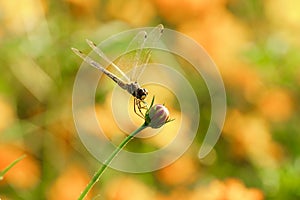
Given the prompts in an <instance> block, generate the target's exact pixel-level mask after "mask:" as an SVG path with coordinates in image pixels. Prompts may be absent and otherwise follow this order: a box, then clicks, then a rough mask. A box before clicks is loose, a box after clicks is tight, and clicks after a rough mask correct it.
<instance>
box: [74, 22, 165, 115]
mask: <svg viewBox="0 0 300 200" xmlns="http://www.w3.org/2000/svg"><path fill="white" fill-rule="evenodd" d="M163 30H164V27H163V25H162V24H160V25H158V26H157V27H155V28H153V29H152V30H151V31H150V32H149V34H148V33H147V32H146V31H140V32H138V33H137V35H136V36H135V37H134V38H133V39H132V40H131V42H130V43H129V45H128V47H127V49H126V52H130V51H132V50H134V55H133V56H132V57H131V59H129V60H127V63H129V64H130V68H131V69H132V70H131V76H130V77H128V76H127V75H126V74H125V72H123V71H122V70H121V69H120V67H119V66H118V64H115V63H114V62H113V61H111V60H110V59H109V58H108V57H107V56H106V55H105V53H104V52H103V51H102V50H101V49H100V48H98V47H97V45H96V44H95V43H94V42H92V41H90V40H88V39H87V40H86V42H87V44H88V45H89V46H90V47H91V48H92V50H93V51H95V53H96V54H97V55H98V56H99V57H100V58H101V59H103V60H104V61H105V62H107V63H108V66H112V67H113V68H114V69H115V70H116V71H117V72H118V73H119V74H121V75H122V77H123V79H121V78H120V77H118V76H117V75H115V74H114V73H112V72H111V71H108V70H107V69H106V68H104V67H103V65H101V64H100V63H99V62H97V61H95V60H94V59H92V58H90V57H89V56H87V55H85V54H84V53H83V52H82V51H80V50H78V49H76V48H71V49H72V50H73V52H74V53H75V54H77V55H78V56H79V57H81V58H82V59H83V61H84V62H86V63H87V64H89V65H90V66H92V67H94V68H96V69H98V70H100V71H101V72H103V73H104V74H105V75H106V76H108V77H109V78H110V79H112V80H113V81H114V82H115V83H116V84H117V85H118V86H119V87H121V88H122V89H123V90H126V91H127V92H128V93H129V94H131V95H132V96H133V97H134V112H135V114H137V115H138V116H139V117H141V118H143V119H144V118H145V114H144V113H143V112H142V110H147V109H148V107H147V103H146V101H145V99H146V97H147V96H148V91H147V89H145V88H142V87H141V86H140V85H139V83H138V78H139V77H140V76H141V74H142V73H143V72H144V70H145V67H146V66H147V64H148V62H149V60H150V57H151V52H152V50H151V48H149V47H154V46H155V45H156V43H158V42H159V40H160V38H161V36H162V34H163ZM124 59H126V58H125V56H123V57H121V58H120V59H119V61H118V63H122V61H124Z"/></svg>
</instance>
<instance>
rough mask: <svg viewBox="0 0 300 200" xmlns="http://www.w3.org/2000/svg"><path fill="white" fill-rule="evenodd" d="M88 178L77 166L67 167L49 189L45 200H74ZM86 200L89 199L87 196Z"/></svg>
mask: <svg viewBox="0 0 300 200" xmlns="http://www.w3.org/2000/svg"><path fill="white" fill-rule="evenodd" d="M89 180H90V178H89V176H88V175H87V173H86V172H85V170H84V169H82V168H81V167H79V166H76V165H72V166H69V167H67V168H66V169H65V170H64V171H63V172H62V174H61V175H60V176H59V177H58V178H57V179H56V180H55V182H54V183H53V185H52V186H51V187H50V188H49V190H48V194H47V197H48V198H47V199H49V200H54V199H55V200H56V199H63V200H75V199H77V198H78V197H79V195H80V193H81V192H82V191H83V190H84V188H85V186H86V185H87V184H88V182H89ZM86 199H90V197H89V195H88V196H87V198H86Z"/></svg>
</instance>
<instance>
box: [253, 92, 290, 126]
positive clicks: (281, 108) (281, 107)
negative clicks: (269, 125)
mask: <svg viewBox="0 0 300 200" xmlns="http://www.w3.org/2000/svg"><path fill="white" fill-rule="evenodd" d="M293 107H294V106H293V101H292V97H291V95H290V94H289V93H288V91H286V90H284V89H280V88H279V89H271V90H270V91H267V92H266V93H264V94H263V95H262V96H261V98H260V99H259V101H258V109H259V110H260V112H261V113H262V115H263V116H264V117H266V118H267V119H270V120H272V121H275V122H279V121H286V120H288V119H289V118H290V117H291V115H292V114H293Z"/></svg>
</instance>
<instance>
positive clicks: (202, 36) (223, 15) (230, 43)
mask: <svg viewBox="0 0 300 200" xmlns="http://www.w3.org/2000/svg"><path fill="white" fill-rule="evenodd" d="M178 31H180V32H182V33H184V34H187V35H189V36H190V37H192V38H193V39H195V40H196V41H197V42H198V43H199V44H200V45H202V46H203V47H204V48H205V50H206V51H208V53H209V55H210V56H211V57H212V59H213V60H214V61H215V62H216V63H217V65H218V66H219V67H220V68H221V70H227V69H228V68H231V67H232V64H233V63H236V60H237V57H238V56H239V54H240V50H241V49H242V48H243V47H244V45H245V44H246V42H247V40H248V30H247V28H246V26H245V25H243V24H242V23H241V22H240V21H238V19H236V17H235V16H233V15H232V14H231V13H229V12H228V11H227V10H225V9H224V8H220V9H217V10H214V11H213V12H210V13H208V15H206V16H205V18H195V19H193V20H189V21H186V22H184V23H182V24H180V25H179V26H178ZM191 53H196V52H191Z"/></svg>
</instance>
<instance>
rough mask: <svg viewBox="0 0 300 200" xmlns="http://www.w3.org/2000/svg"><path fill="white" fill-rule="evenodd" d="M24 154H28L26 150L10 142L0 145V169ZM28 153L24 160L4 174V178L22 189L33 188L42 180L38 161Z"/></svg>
mask: <svg viewBox="0 0 300 200" xmlns="http://www.w3.org/2000/svg"><path fill="white" fill-rule="evenodd" d="M24 154H26V153H25V152H24V150H22V149H21V148H19V147H17V146H14V145H9V144H2V145H0V170H2V169H4V168H5V167H7V166H8V165H9V164H11V163H12V162H13V161H14V160H15V159H17V158H19V157H20V156H22V155H24ZM26 155H27V156H26V157H25V158H24V159H23V160H21V161H20V162H19V163H17V164H16V165H15V166H14V167H13V168H11V169H10V170H9V171H8V172H7V173H6V174H5V175H4V180H6V181H7V182H8V183H9V184H11V185H13V186H14V187H17V188H20V189H29V188H33V187H34V186H36V185H37V184H38V183H39V180H40V169H39V165H38V163H37V161H36V160H35V159H34V158H33V157H32V156H30V155H28V154H26Z"/></svg>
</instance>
